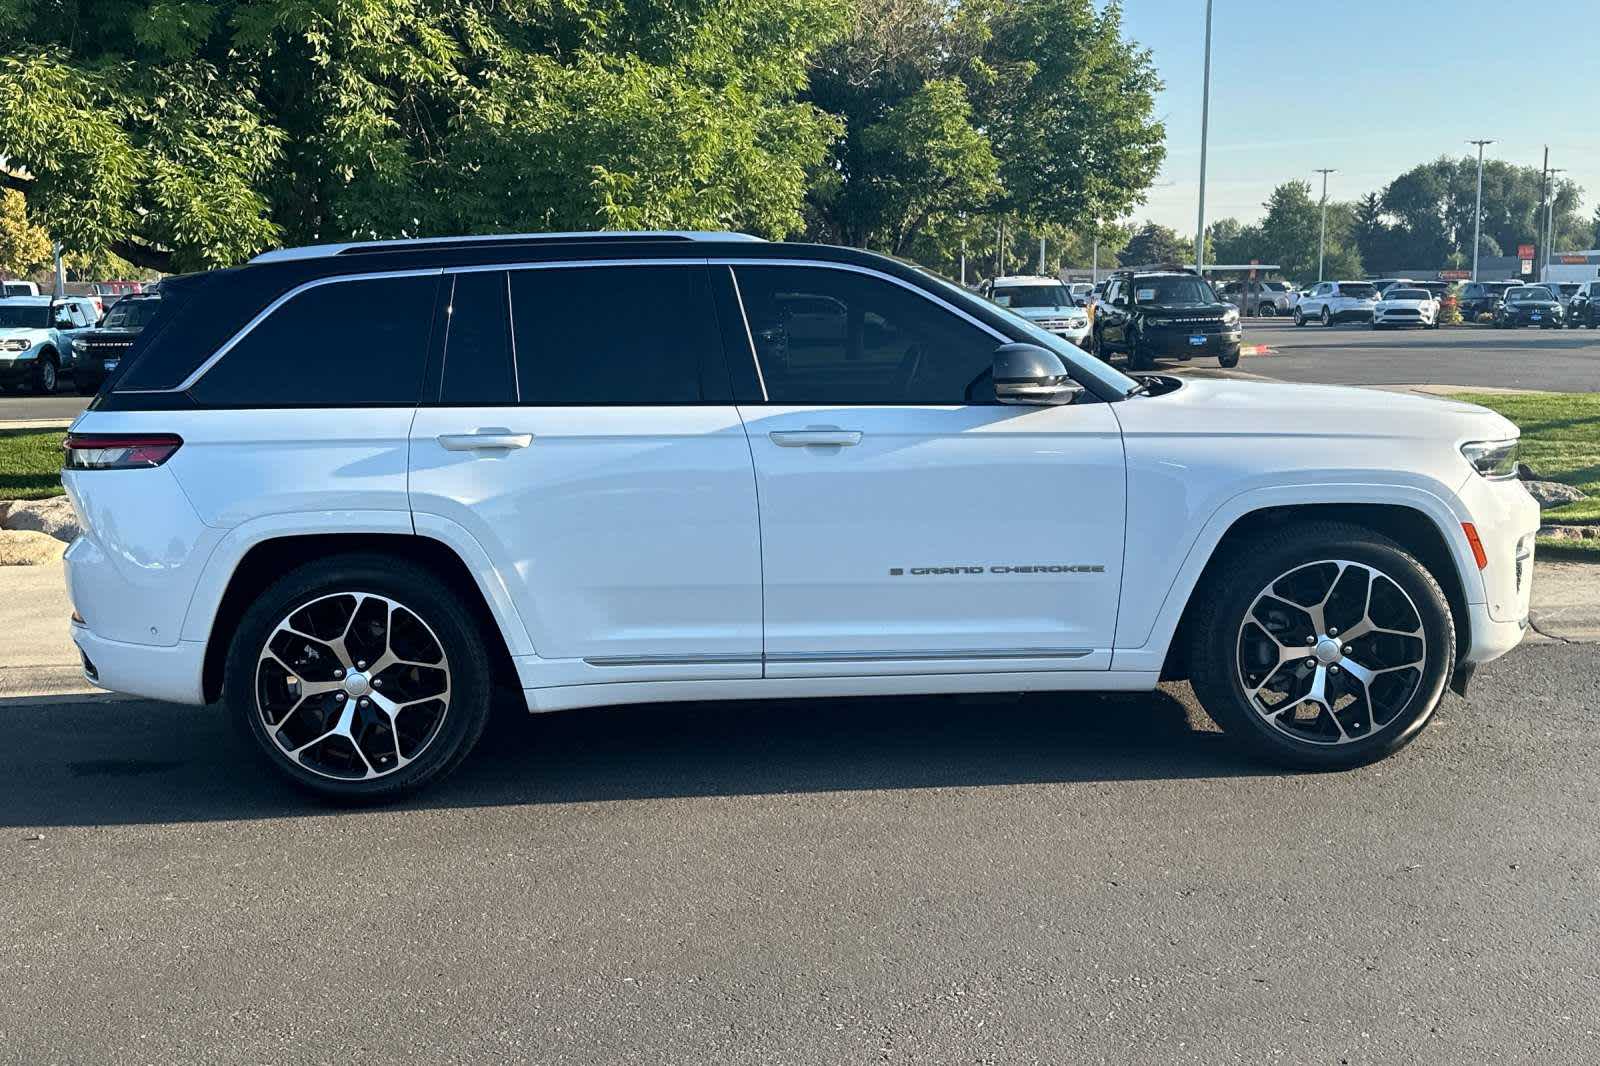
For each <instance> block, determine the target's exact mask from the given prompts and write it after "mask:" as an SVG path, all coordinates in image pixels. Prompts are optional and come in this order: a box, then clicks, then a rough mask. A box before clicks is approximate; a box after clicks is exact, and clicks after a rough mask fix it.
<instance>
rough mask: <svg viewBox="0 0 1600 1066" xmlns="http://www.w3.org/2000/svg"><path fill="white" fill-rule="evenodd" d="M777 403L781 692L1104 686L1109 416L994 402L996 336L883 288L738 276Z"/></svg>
mask: <svg viewBox="0 0 1600 1066" xmlns="http://www.w3.org/2000/svg"><path fill="white" fill-rule="evenodd" d="M733 269H734V273H735V277H736V280H737V287H738V292H739V295H740V300H741V303H742V306H743V309H744V314H745V318H746V321H747V324H748V328H749V336H750V338H751V341H752V343H753V345H754V348H755V354H756V356H757V365H758V367H759V370H760V380H761V384H762V388H763V390H764V393H765V401H766V402H764V403H752V404H748V405H741V407H740V413H741V414H742V415H743V417H744V421H745V425H746V428H747V429H748V431H749V435H750V446H751V449H752V452H753V454H754V457H755V469H756V480H757V485H758V488H759V497H760V506H761V530H762V561H763V568H764V589H765V597H764V599H765V616H766V625H765V634H766V672H767V676H769V677H774V676H803V675H819V674H832V675H839V674H851V673H896V672H924V671H927V670H936V669H960V670H963V671H973V670H980V671H981V670H993V671H1004V670H1033V669H1105V668H1107V667H1108V666H1109V664H1110V649H1111V643H1112V633H1113V630H1114V628H1115V624H1116V611H1117V599H1118V594H1119V590H1120V582H1121V569H1122V551H1123V524H1124V494H1125V479H1124V470H1123V452H1122V439H1121V434H1120V431H1119V429H1118V425H1117V422H1116V418H1115V416H1114V415H1113V413H1112V411H1111V407H1110V405H1108V404H1105V403H1099V402H1096V401H1094V400H1093V398H1092V397H1090V398H1087V399H1085V400H1084V401H1082V402H1080V403H1078V404H1074V405H1071V406H1065V407H1020V406H1006V405H1000V404H997V403H995V402H994V388H993V383H992V381H991V380H990V378H989V374H988V371H989V368H990V366H991V363H992V359H993V351H994V348H995V347H996V345H997V344H999V343H1002V342H1003V341H1004V340H1006V339H1008V338H1001V337H999V336H997V335H996V334H994V333H993V332H991V331H990V330H989V329H987V328H986V327H982V326H980V325H978V324H977V323H976V322H975V321H974V320H970V319H967V318H965V317H964V316H962V315H960V314H959V313H958V312H957V311H955V310H953V309H952V308H950V307H949V306H947V305H946V304H944V303H943V302H942V301H938V300H935V299H934V298H933V297H931V296H930V295H929V294H926V293H924V292H923V291H922V290H920V289H916V288H914V287H911V286H909V285H908V284H905V283H902V282H900V281H897V280H894V279H891V278H888V277H887V276H883V275H877V274H871V273H865V272H862V271H859V270H843V269H836V268H830V267H828V266H825V265H820V264H819V265H811V266H777V265H774V266H766V265H756V264H750V265H737V266H735V267H734V268H733Z"/></svg>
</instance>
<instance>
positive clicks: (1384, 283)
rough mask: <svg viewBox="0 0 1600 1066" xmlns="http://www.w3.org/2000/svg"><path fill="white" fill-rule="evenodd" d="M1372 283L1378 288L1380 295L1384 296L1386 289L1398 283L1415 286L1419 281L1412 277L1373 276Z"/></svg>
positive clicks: (1410, 286)
mask: <svg viewBox="0 0 1600 1066" xmlns="http://www.w3.org/2000/svg"><path fill="white" fill-rule="evenodd" d="M1370 284H1371V285H1372V287H1373V288H1374V289H1377V290H1378V295H1379V296H1382V295H1383V294H1384V292H1385V291H1386V290H1388V289H1392V288H1394V287H1395V286H1396V285H1404V286H1406V287H1408V288H1415V287H1416V284H1417V283H1416V282H1414V281H1412V280H1411V279H1410V278H1373V279H1372V281H1371V282H1370Z"/></svg>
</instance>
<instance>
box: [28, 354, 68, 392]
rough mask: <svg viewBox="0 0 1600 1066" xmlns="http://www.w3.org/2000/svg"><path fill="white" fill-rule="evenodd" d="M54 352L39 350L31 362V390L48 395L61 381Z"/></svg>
mask: <svg viewBox="0 0 1600 1066" xmlns="http://www.w3.org/2000/svg"><path fill="white" fill-rule="evenodd" d="M60 375H61V371H60V368H59V367H58V366H57V365H56V353H55V352H40V353H39V357H38V358H37V359H35V360H34V364H33V391H34V392H37V393H40V394H42V395H45V396H48V395H50V394H51V393H53V392H55V391H56V387H57V386H58V385H59V384H60V383H61V381H60Z"/></svg>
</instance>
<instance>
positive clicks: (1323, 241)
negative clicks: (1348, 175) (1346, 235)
mask: <svg viewBox="0 0 1600 1066" xmlns="http://www.w3.org/2000/svg"><path fill="white" fill-rule="evenodd" d="M1338 172H1339V171H1338V170H1337V169H1336V168H1334V167H1323V168H1322V169H1320V170H1318V171H1317V173H1318V174H1321V175H1322V229H1321V230H1319V231H1318V232H1317V280H1318V281H1321V280H1322V252H1323V248H1324V247H1325V246H1326V245H1327V243H1328V175H1329V174H1337V173H1338Z"/></svg>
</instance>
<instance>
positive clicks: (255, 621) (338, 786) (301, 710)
mask: <svg viewBox="0 0 1600 1066" xmlns="http://www.w3.org/2000/svg"><path fill="white" fill-rule="evenodd" d="M223 691H224V696H225V698H226V700H227V703H228V705H229V709H230V710H231V711H232V713H233V714H235V715H236V716H238V719H239V722H240V724H242V725H243V726H244V728H245V731H246V732H247V733H248V734H249V735H250V737H251V738H252V740H254V741H255V743H256V746H257V747H258V748H259V749H260V751H261V752H262V754H263V755H265V756H266V758H267V761H268V762H270V763H271V764H272V765H273V767H274V768H275V769H277V770H278V771H279V772H280V773H282V774H284V775H286V776H287V777H288V778H289V779H290V780H291V781H293V782H294V783H295V784H296V785H299V786H300V787H301V788H304V789H307V790H309V791H311V792H315V793H317V794H319V795H321V796H324V797H327V798H331V799H335V800H343V801H370V800H380V799H389V798H393V797H396V796H400V795H403V794H405V793H407V792H411V791H414V790H415V789H418V788H420V787H422V786H423V785H425V784H428V783H430V782H433V781H435V780H437V779H439V778H441V777H443V776H444V775H446V774H448V773H449V772H450V771H451V770H453V769H455V767H456V766H457V765H459V764H460V762H461V760H462V759H464V758H466V756H467V753H468V752H469V751H471V749H472V746H473V745H474V744H476V743H477V740H478V737H479V735H480V734H481V733H482V732H483V727H484V723H485V722H486V721H487V719H488V713H489V694H490V670H489V662H488V658H487V656H486V654H485V652H484V634H482V633H481V632H480V627H479V626H478V624H477V623H476V621H475V620H474V619H473V617H472V615H471V613H470V612H469V611H468V610H467V608H466V606H465V605H464V604H463V603H462V601H461V598H460V597H459V596H458V595H457V594H456V593H455V592H453V591H452V590H451V589H450V588H449V587H448V586H447V585H445V584H444V582H442V581H440V580H439V578H438V577H436V576H435V575H434V574H433V573H432V572H430V571H428V570H426V569H424V568H422V567H419V566H416V565H415V564H413V563H409V562H406V561H405V560H402V559H397V558H392V557H387V556H381V555H370V554H352V555H344V556H337V557H332V558H327V559H322V560H318V561H316V562H312V563H308V564H306V565H305V566H302V567H299V568H297V569H295V570H292V571H290V572H289V573H288V574H285V575H284V576H283V577H281V578H279V579H278V580H277V581H276V582H274V583H273V584H272V585H271V586H270V587H269V588H268V589H267V590H266V591H265V592H263V593H262V594H261V595H260V596H259V597H258V598H257V599H256V601H255V603H254V604H252V605H251V606H250V607H249V608H248V609H247V610H246V611H245V614H244V616H243V618H241V619H240V622H239V626H238V628H237V630H236V631H235V633H234V636H233V642H232V645H231V646H230V650H229V654H228V661H227V665H226V672H225V675H224V683H223Z"/></svg>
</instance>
